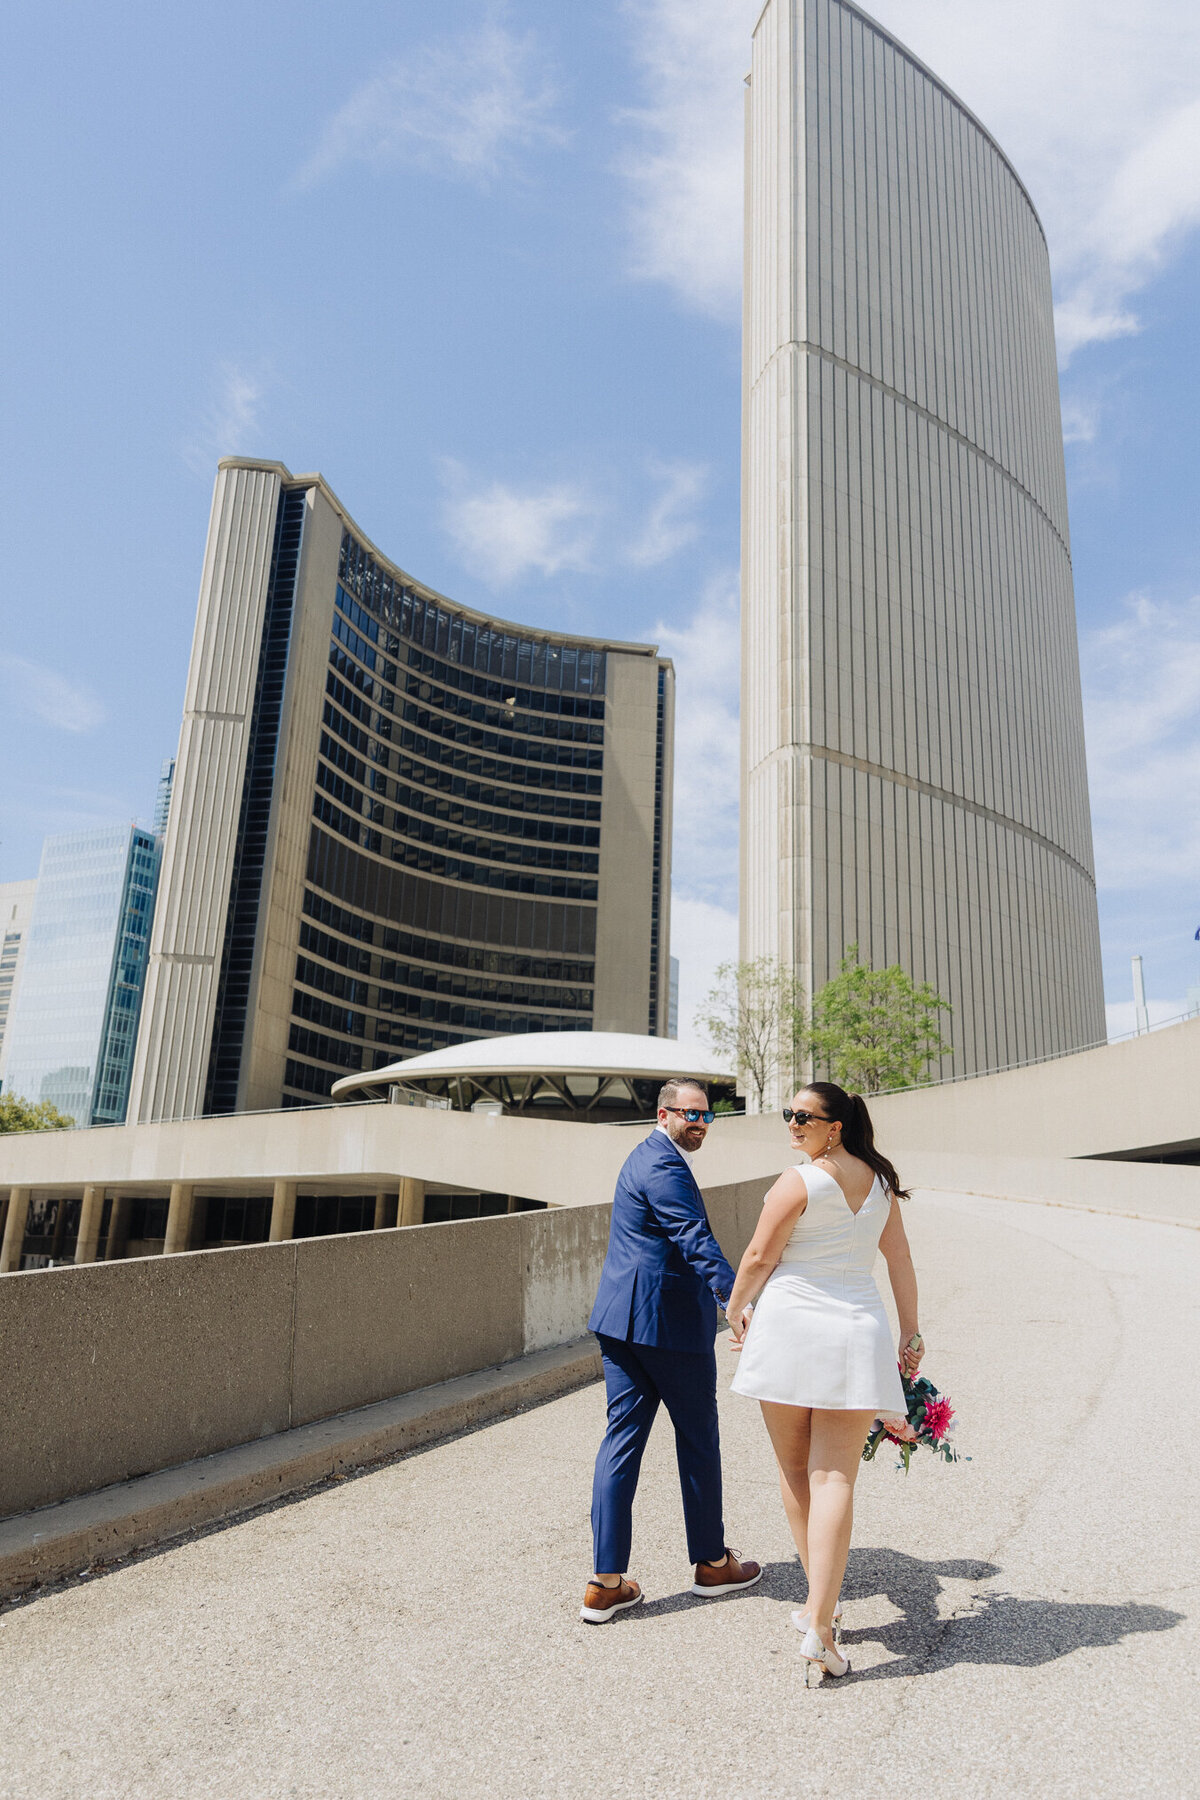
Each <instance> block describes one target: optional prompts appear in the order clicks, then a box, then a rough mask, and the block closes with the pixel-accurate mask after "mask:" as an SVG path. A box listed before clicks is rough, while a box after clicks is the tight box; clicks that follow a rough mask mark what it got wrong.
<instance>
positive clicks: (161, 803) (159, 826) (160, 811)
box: [154, 756, 175, 837]
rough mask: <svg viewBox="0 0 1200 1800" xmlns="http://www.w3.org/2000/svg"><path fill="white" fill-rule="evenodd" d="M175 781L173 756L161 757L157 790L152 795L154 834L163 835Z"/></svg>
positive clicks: (169, 812)
mask: <svg viewBox="0 0 1200 1800" xmlns="http://www.w3.org/2000/svg"><path fill="white" fill-rule="evenodd" d="M174 782H175V758H174V757H173V756H167V757H164V759H163V765H162V768H161V769H160V770H159V772H158V791H157V793H156V794H155V797H154V835H155V837H165V836H166V834H167V820H168V818H169V817H170V814H171V789H172V787H173V786H174Z"/></svg>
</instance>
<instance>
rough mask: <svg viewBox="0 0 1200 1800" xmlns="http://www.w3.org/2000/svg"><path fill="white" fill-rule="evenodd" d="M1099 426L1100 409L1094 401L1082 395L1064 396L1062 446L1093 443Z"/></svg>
mask: <svg viewBox="0 0 1200 1800" xmlns="http://www.w3.org/2000/svg"><path fill="white" fill-rule="evenodd" d="M1099 424H1100V408H1099V406H1098V405H1097V403H1096V401H1095V400H1094V399H1086V398H1085V397H1084V396H1083V395H1082V394H1078V393H1075V394H1064V395H1063V401H1062V431H1063V443H1064V444H1090V443H1093V442H1094V441H1095V437H1096V432H1097V429H1098V428H1099Z"/></svg>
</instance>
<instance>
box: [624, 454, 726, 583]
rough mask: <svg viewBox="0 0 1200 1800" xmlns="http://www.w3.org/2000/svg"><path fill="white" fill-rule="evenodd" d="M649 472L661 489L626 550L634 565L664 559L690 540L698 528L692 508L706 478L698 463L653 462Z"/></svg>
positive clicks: (640, 566)
mask: <svg viewBox="0 0 1200 1800" xmlns="http://www.w3.org/2000/svg"><path fill="white" fill-rule="evenodd" d="M650 473H651V476H652V477H653V478H654V479H656V480H658V481H659V482H661V484H662V491H661V493H660V494H659V496H658V498H657V499H656V500H654V501H653V502H652V503H651V506H650V511H649V513H648V514H647V517H646V522H645V524H644V525H643V527H642V529H641V531H640V532H639V534H638V535H637V537H635V538H634V539H633V541H632V542H631V543H630V545H629V547H628V550H627V551H626V556H627V560H628V561H629V562H631V563H632V564H633V566H634V567H635V568H638V569H650V568H654V567H655V566H656V565H657V564H659V563H664V562H667V561H668V560H669V558H670V557H672V556H674V555H675V554H676V552H677V551H679V550H682V549H683V548H684V546H685V545H686V544H690V543H691V542H692V540H693V538H694V537H695V536H696V534H697V531H698V530H699V526H698V524H697V521H696V517H695V513H694V510H693V509H694V507H695V505H696V503H697V501H698V500H699V499H700V496H701V495H702V494H703V492H704V489H705V485H706V482H707V478H708V471H707V470H706V469H705V468H703V467H702V466H701V465H700V464H699V463H682V462H681V463H654V464H652V465H651V469H650Z"/></svg>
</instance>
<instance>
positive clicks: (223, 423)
mask: <svg viewBox="0 0 1200 1800" xmlns="http://www.w3.org/2000/svg"><path fill="white" fill-rule="evenodd" d="M265 394H266V382H265V380H264V378H263V377H262V376H261V375H257V374H254V373H253V372H252V371H251V370H249V369H247V368H245V367H243V366H242V365H241V364H238V363H232V362H223V363H221V364H219V365H218V367H217V369H216V372H215V375H214V378H213V387H212V393H211V396H210V398H209V401H208V404H207V406H206V407H205V409H204V414H203V417H202V418H201V421H200V425H199V429H198V430H197V432H196V434H195V436H194V437H193V438H192V439H191V441H190V442H189V443H188V444H186V445H185V447H184V452H183V456H184V461H185V462H186V463H187V465H188V467H189V468H191V469H194V470H195V471H196V472H197V474H201V475H206V474H211V473H212V470H213V466H214V464H216V463H217V462H218V461H219V460H220V459H221V457H223V456H245V455H247V454H248V453H249V450H250V439H251V436H252V434H253V433H254V432H255V431H256V430H257V428H258V419H259V411H260V408H261V406H262V402H263V399H264V397H265Z"/></svg>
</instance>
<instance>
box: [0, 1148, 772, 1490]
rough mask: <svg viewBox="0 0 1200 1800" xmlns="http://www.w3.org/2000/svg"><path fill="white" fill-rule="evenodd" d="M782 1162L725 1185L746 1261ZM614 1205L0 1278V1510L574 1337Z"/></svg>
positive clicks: (723, 1216) (124, 1476)
mask: <svg viewBox="0 0 1200 1800" xmlns="http://www.w3.org/2000/svg"><path fill="white" fill-rule="evenodd" d="M769 1185H770V1179H769V1178H763V1179H759V1180H757V1181H749V1182H742V1183H739V1184H736V1185H734V1186H730V1187H724V1188H718V1189H715V1190H713V1191H711V1192H710V1193H708V1194H707V1195H706V1197H705V1198H706V1201H707V1204H708V1207H709V1213H710V1216H711V1218H712V1221H713V1227H714V1230H715V1231H716V1232H717V1235H718V1237H719V1238H720V1240H721V1243H722V1245H723V1247H724V1249H725V1251H726V1254H727V1255H728V1256H729V1257H730V1260H731V1261H736V1259H737V1258H738V1257H739V1256H740V1254H741V1251H742V1249H743V1248H744V1246H745V1244H746V1242H747V1240H748V1238H749V1236H750V1233H751V1232H752V1230H753V1228H754V1223H755V1220H756V1219H757V1217H758V1211H759V1207H760V1205H761V1202H762V1196H763V1194H764V1193H765V1192H766V1189H767V1188H768V1187H769ZM608 1218H609V1207H608V1206H607V1205H599V1206H597V1205H593V1206H586V1207H578V1208H572V1209H570V1210H564V1211H561V1212H545V1213H514V1214H507V1215H503V1216H501V1217H499V1218H494V1219H469V1220H464V1221H462V1222H460V1223H456V1224H448V1225H426V1226H410V1227H408V1228H406V1229H404V1230H398V1231H373V1232H362V1233H356V1234H354V1235H352V1236H346V1237H333V1238H307V1239H302V1240H299V1241H293V1242H288V1243H281V1244H261V1245H253V1246H250V1247H248V1248H245V1249H238V1250H210V1251H201V1252H197V1253H195V1254H192V1255H187V1256H172V1257H148V1258H146V1259H144V1260H137V1261H130V1262H116V1263H102V1264H96V1265H90V1266H85V1267H80V1268H66V1269H51V1270H48V1271H38V1272H35V1273H30V1274H25V1275H8V1276H5V1277H4V1279H3V1281H2V1282H0V1370H3V1381H2V1382H0V1517H4V1516H7V1515H9V1514H12V1513H17V1512H24V1511H27V1510H28V1509H30V1508H32V1507H37V1506H45V1505H48V1504H50V1503H52V1502H54V1501H59V1500H64V1499H67V1498H69V1497H71V1496H73V1495H77V1494H83V1493H88V1492H91V1491H92V1490H94V1489H96V1488H100V1487H105V1486H107V1485H108V1484H109V1483H111V1482H116V1481H125V1480H128V1479H130V1478H131V1477H133V1476H136V1475H144V1474H148V1473H150V1472H151V1471H153V1470H157V1469H165V1468H169V1467H172V1466H173V1465H175V1464H177V1463H182V1462H187V1461H190V1460H191V1459H192V1458H195V1457H199V1456H208V1455H211V1454H212V1453H213V1452H215V1451H217V1450H224V1449H228V1448H231V1447H232V1446H233V1445H235V1444H243V1443H249V1442H252V1441H254V1440H255V1439H259V1438H264V1437H268V1436H270V1435H272V1434H273V1433H275V1432H280V1431H286V1430H288V1429H290V1428H291V1427H293V1426H298V1425H305V1424H309V1423H311V1422H312V1421H314V1420H317V1419H324V1418H329V1417H331V1416H332V1415H333V1414H335V1413H341V1412H347V1411H349V1410H350V1409H351V1408H354V1407H360V1406H368V1405H370V1404H371V1403H372V1402H374V1401H378V1400H384V1399H388V1398H390V1397H391V1396H393V1395H396V1394H405V1393H411V1392H412V1391H413V1390H414V1389H416V1388H423V1387H428V1386H431V1385H432V1384H433V1383H435V1382H441V1381H448V1380H451V1379H453V1378H454V1377H455V1376H459V1375H467V1374H471V1373H473V1372H474V1371H476V1370H480V1369H485V1368H489V1367H492V1366H493V1365H495V1364H498V1363H505V1362H509V1361H512V1360H513V1359H514V1358H516V1357H519V1356H522V1355H524V1354H525V1353H526V1352H528V1351H532V1350H541V1349H545V1348H548V1347H550V1346H552V1345H555V1344H564V1343H569V1342H571V1341H572V1340H573V1339H575V1338H578V1337H579V1336H580V1335H581V1334H582V1333H583V1332H584V1331H585V1329H586V1324H587V1315H588V1312H589V1310H590V1308H591V1303H592V1296H593V1295H594V1293H595V1290H596V1283H597V1280H598V1278H599V1274H600V1265H601V1263H602V1261H603V1259H604V1251H605V1247H606V1245H607V1242H608Z"/></svg>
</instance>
